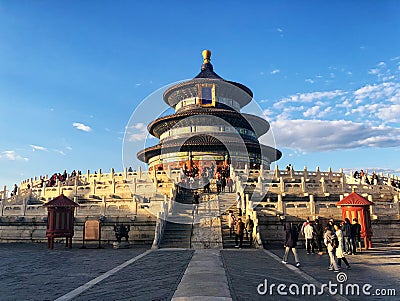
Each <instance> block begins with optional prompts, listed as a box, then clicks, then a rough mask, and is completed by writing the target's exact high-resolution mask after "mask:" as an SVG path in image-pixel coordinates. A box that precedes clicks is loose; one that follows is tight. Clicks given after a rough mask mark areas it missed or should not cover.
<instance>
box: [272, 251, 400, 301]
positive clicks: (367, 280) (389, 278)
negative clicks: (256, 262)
mask: <svg viewBox="0 0 400 301" xmlns="http://www.w3.org/2000/svg"><path fill="white" fill-rule="evenodd" d="M270 251H272V252H273V253H274V254H276V255H278V256H279V257H280V258H282V256H283V253H284V251H283V248H279V247H278V246H276V245H275V246H270ZM298 252H299V256H300V261H301V267H300V270H302V271H303V272H305V273H306V274H308V275H311V276H312V277H313V278H315V279H316V280H318V281H319V282H321V283H328V282H329V281H332V282H333V283H338V284H339V282H338V281H337V278H336V277H337V274H336V273H333V272H331V271H328V266H329V257H328V255H327V254H326V253H325V254H324V255H322V256H319V255H317V254H310V255H307V254H306V251H305V249H298ZM291 256H292V257H289V262H290V260H291V261H292V263H293V262H294V259H293V255H292V254H291ZM346 259H347V260H348V261H349V264H350V266H351V269H350V270H347V269H343V268H342V269H341V272H342V273H345V274H346V276H347V281H345V282H343V284H344V285H346V284H358V285H359V287H362V286H363V285H364V284H371V285H372V288H371V289H370V290H369V291H370V292H371V295H370V296H365V295H362V294H360V296H352V295H350V294H348V295H346V298H347V299H349V300H400V289H399V288H400V279H399V275H400V249H399V248H398V247H394V248H393V247H375V248H373V249H371V250H368V251H367V252H363V253H361V254H357V255H347V256H346ZM344 266H345V265H344V264H343V263H342V267H344ZM375 289H379V290H382V289H396V296H385V297H383V296H377V295H376V293H379V292H376V291H375ZM372 294H374V296H373V295H372Z"/></svg>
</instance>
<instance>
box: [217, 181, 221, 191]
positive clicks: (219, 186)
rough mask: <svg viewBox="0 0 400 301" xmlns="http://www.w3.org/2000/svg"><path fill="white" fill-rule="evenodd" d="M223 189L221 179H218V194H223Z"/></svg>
mask: <svg viewBox="0 0 400 301" xmlns="http://www.w3.org/2000/svg"><path fill="white" fill-rule="evenodd" d="M221 187H222V184H221V179H220V178H217V194H220V193H221Z"/></svg>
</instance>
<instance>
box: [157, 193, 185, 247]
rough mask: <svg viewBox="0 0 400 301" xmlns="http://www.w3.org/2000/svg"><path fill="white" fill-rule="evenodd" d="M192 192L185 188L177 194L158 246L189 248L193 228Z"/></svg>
mask: <svg viewBox="0 0 400 301" xmlns="http://www.w3.org/2000/svg"><path fill="white" fill-rule="evenodd" d="M192 200H193V192H192V191H189V190H186V191H185V192H184V193H183V195H182V196H181V197H179V196H177V198H176V202H175V204H174V206H173V211H172V213H171V214H170V215H169V216H168V220H167V223H166V225H165V228H164V233H163V236H162V239H161V242H160V248H190V247H191V243H190V239H191V236H192V228H193V215H192Z"/></svg>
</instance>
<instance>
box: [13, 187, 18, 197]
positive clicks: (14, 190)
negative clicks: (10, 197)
mask: <svg viewBox="0 0 400 301" xmlns="http://www.w3.org/2000/svg"><path fill="white" fill-rule="evenodd" d="M12 192H13V194H14V195H17V192H18V186H17V184H14V189H13V191H12Z"/></svg>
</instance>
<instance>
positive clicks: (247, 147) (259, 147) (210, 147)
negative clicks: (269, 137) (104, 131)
mask: <svg viewBox="0 0 400 301" xmlns="http://www.w3.org/2000/svg"><path fill="white" fill-rule="evenodd" d="M221 140H223V142H221ZM221 140H219V139H218V138H216V137H213V136H209V135H199V136H194V137H191V138H189V139H187V138H178V139H174V140H169V141H167V142H165V143H159V144H157V145H155V146H151V147H148V148H146V149H144V150H142V151H140V152H139V153H138V154H137V157H138V159H139V160H141V161H143V162H146V163H148V162H149V160H150V159H151V158H153V157H155V156H159V155H161V154H170V153H179V152H190V151H196V152H202V151H204V152H209V151H224V152H227V153H230V152H240V153H252V154H261V155H262V156H263V157H266V159H267V160H268V161H269V162H274V161H277V160H279V159H280V158H281V157H282V153H281V152H280V151H279V150H277V149H275V148H273V147H270V146H267V145H263V144H259V143H258V142H252V141H245V142H244V141H243V140H241V139H240V138H235V137H233V138H232V137H230V138H229V140H225V141H224V139H221ZM224 142H225V143H224Z"/></svg>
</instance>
